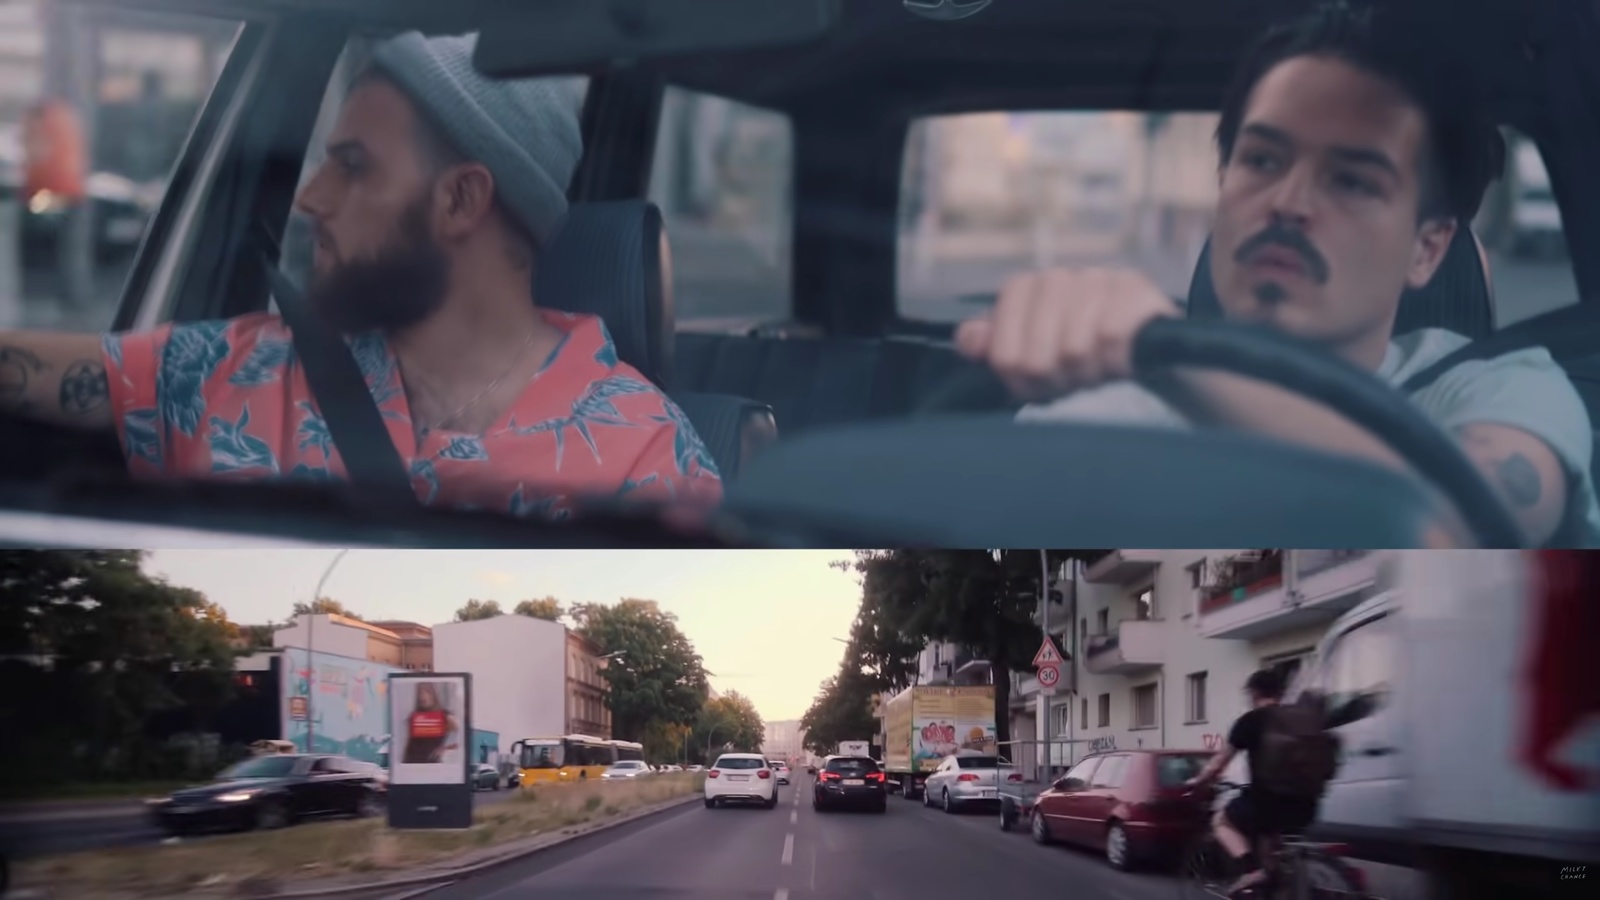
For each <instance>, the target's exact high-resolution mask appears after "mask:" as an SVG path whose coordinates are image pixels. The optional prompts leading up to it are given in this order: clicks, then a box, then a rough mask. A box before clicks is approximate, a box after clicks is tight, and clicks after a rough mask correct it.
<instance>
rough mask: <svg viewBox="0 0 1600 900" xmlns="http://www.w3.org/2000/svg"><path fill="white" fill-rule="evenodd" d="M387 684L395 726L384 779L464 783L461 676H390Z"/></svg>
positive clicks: (463, 685)
mask: <svg viewBox="0 0 1600 900" xmlns="http://www.w3.org/2000/svg"><path fill="white" fill-rule="evenodd" d="M389 690H390V693H389V708H390V716H391V718H392V720H393V722H394V723H395V725H396V726H397V727H396V728H395V731H394V745H393V747H394V749H393V753H392V755H391V757H390V759H391V765H390V770H391V774H390V777H389V783H390V784H391V785H397V784H464V783H465V782H466V781H467V772H468V770H469V765H468V764H469V762H470V761H471V760H470V758H469V753H470V750H469V746H468V744H469V737H470V735H469V733H468V729H467V724H466V723H467V679H466V676H465V675H427V676H425V677H405V678H392V679H390V681H389Z"/></svg>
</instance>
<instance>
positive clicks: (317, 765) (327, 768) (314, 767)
mask: <svg viewBox="0 0 1600 900" xmlns="http://www.w3.org/2000/svg"><path fill="white" fill-rule="evenodd" d="M337 771H339V769H338V768H337V767H335V766H334V764H333V760H331V759H328V758H326V757H324V758H323V759H319V760H317V761H315V762H313V763H312V764H311V774H313V775H329V774H332V773H334V772H337Z"/></svg>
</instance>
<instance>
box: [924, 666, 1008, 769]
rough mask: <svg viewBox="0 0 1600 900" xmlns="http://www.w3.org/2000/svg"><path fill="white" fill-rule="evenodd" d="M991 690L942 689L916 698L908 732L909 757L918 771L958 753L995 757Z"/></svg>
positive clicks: (979, 687) (936, 764) (985, 688)
mask: <svg viewBox="0 0 1600 900" xmlns="http://www.w3.org/2000/svg"><path fill="white" fill-rule="evenodd" d="M992 690H993V689H992V688H990V687H987V686H973V687H946V688H938V689H936V690H932V691H929V692H927V693H926V694H920V693H919V694H918V696H917V698H916V711H915V720H914V721H913V723H912V724H913V728H912V747H911V750H912V757H913V762H915V763H916V767H917V768H918V769H921V770H922V771H928V770H930V769H934V768H937V767H938V765H939V761H940V760H942V759H944V758H945V757H947V756H953V755H955V754H956V753H957V752H958V751H961V750H975V751H978V752H981V753H995V752H996V751H997V750H998V748H999V744H998V738H997V737H996V735H995V727H994V695H993V694H992V693H990V691H992Z"/></svg>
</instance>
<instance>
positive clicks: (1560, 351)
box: [1400, 303, 1600, 396]
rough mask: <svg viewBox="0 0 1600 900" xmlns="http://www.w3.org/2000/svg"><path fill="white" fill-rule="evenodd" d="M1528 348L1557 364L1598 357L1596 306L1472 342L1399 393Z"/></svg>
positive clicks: (1558, 313)
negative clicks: (1542, 352)
mask: <svg viewBox="0 0 1600 900" xmlns="http://www.w3.org/2000/svg"><path fill="white" fill-rule="evenodd" d="M1530 347H1543V348H1545V349H1546V350H1549V351H1550V355H1551V356H1553V357H1555V358H1556V360H1558V361H1560V360H1571V359H1577V358H1579V357H1584V356H1594V355H1596V354H1600V305H1595V304H1588V305H1585V304H1582V303H1580V304H1578V305H1576V306H1571V307H1568V308H1566V309H1563V310H1558V311H1556V312H1552V313H1546V314H1544V315H1542V316H1535V317H1533V318H1532V319H1529V320H1527V321H1525V322H1518V323H1517V324H1515V325H1512V326H1509V327H1507V328H1504V329H1502V330H1500V331H1497V332H1495V333H1494V334H1491V335H1489V336H1488V337H1486V338H1483V339H1482V340H1476V341H1473V342H1472V343H1470V344H1467V345H1466V346H1465V347H1462V348H1461V349H1459V350H1456V351H1455V352H1454V353H1450V354H1447V355H1446V356H1445V357H1444V358H1443V359H1441V360H1439V361H1438V362H1436V363H1434V364H1433V365H1431V366H1428V367H1427V368H1426V369H1423V370H1422V371H1421V372H1418V373H1417V374H1415V375H1413V376H1411V377H1410V378H1407V379H1406V380H1405V381H1404V382H1403V383H1401V385H1400V391H1401V393H1404V394H1406V395H1408V396H1409V395H1411V394H1415V393H1416V392H1417V391H1420V390H1422V389H1423V388H1425V387H1427V386H1428V385H1430V384H1433V383H1434V382H1435V381H1438V380H1439V378H1440V376H1442V375H1444V373H1446V372H1448V371H1450V370H1451V369H1454V368H1455V367H1456V366H1459V365H1461V364H1462V363H1464V362H1469V361H1471V360H1475V359H1494V358H1495V357H1497V356H1504V355H1505V354H1507V353H1514V352H1516V351H1518V350H1526V349H1528V348H1530Z"/></svg>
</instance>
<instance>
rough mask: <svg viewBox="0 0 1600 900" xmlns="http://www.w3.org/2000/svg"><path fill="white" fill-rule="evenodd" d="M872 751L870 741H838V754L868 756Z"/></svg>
mask: <svg viewBox="0 0 1600 900" xmlns="http://www.w3.org/2000/svg"><path fill="white" fill-rule="evenodd" d="M871 752H872V742H871V741H840V742H839V755H840V756H868V755H870V754H871Z"/></svg>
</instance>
